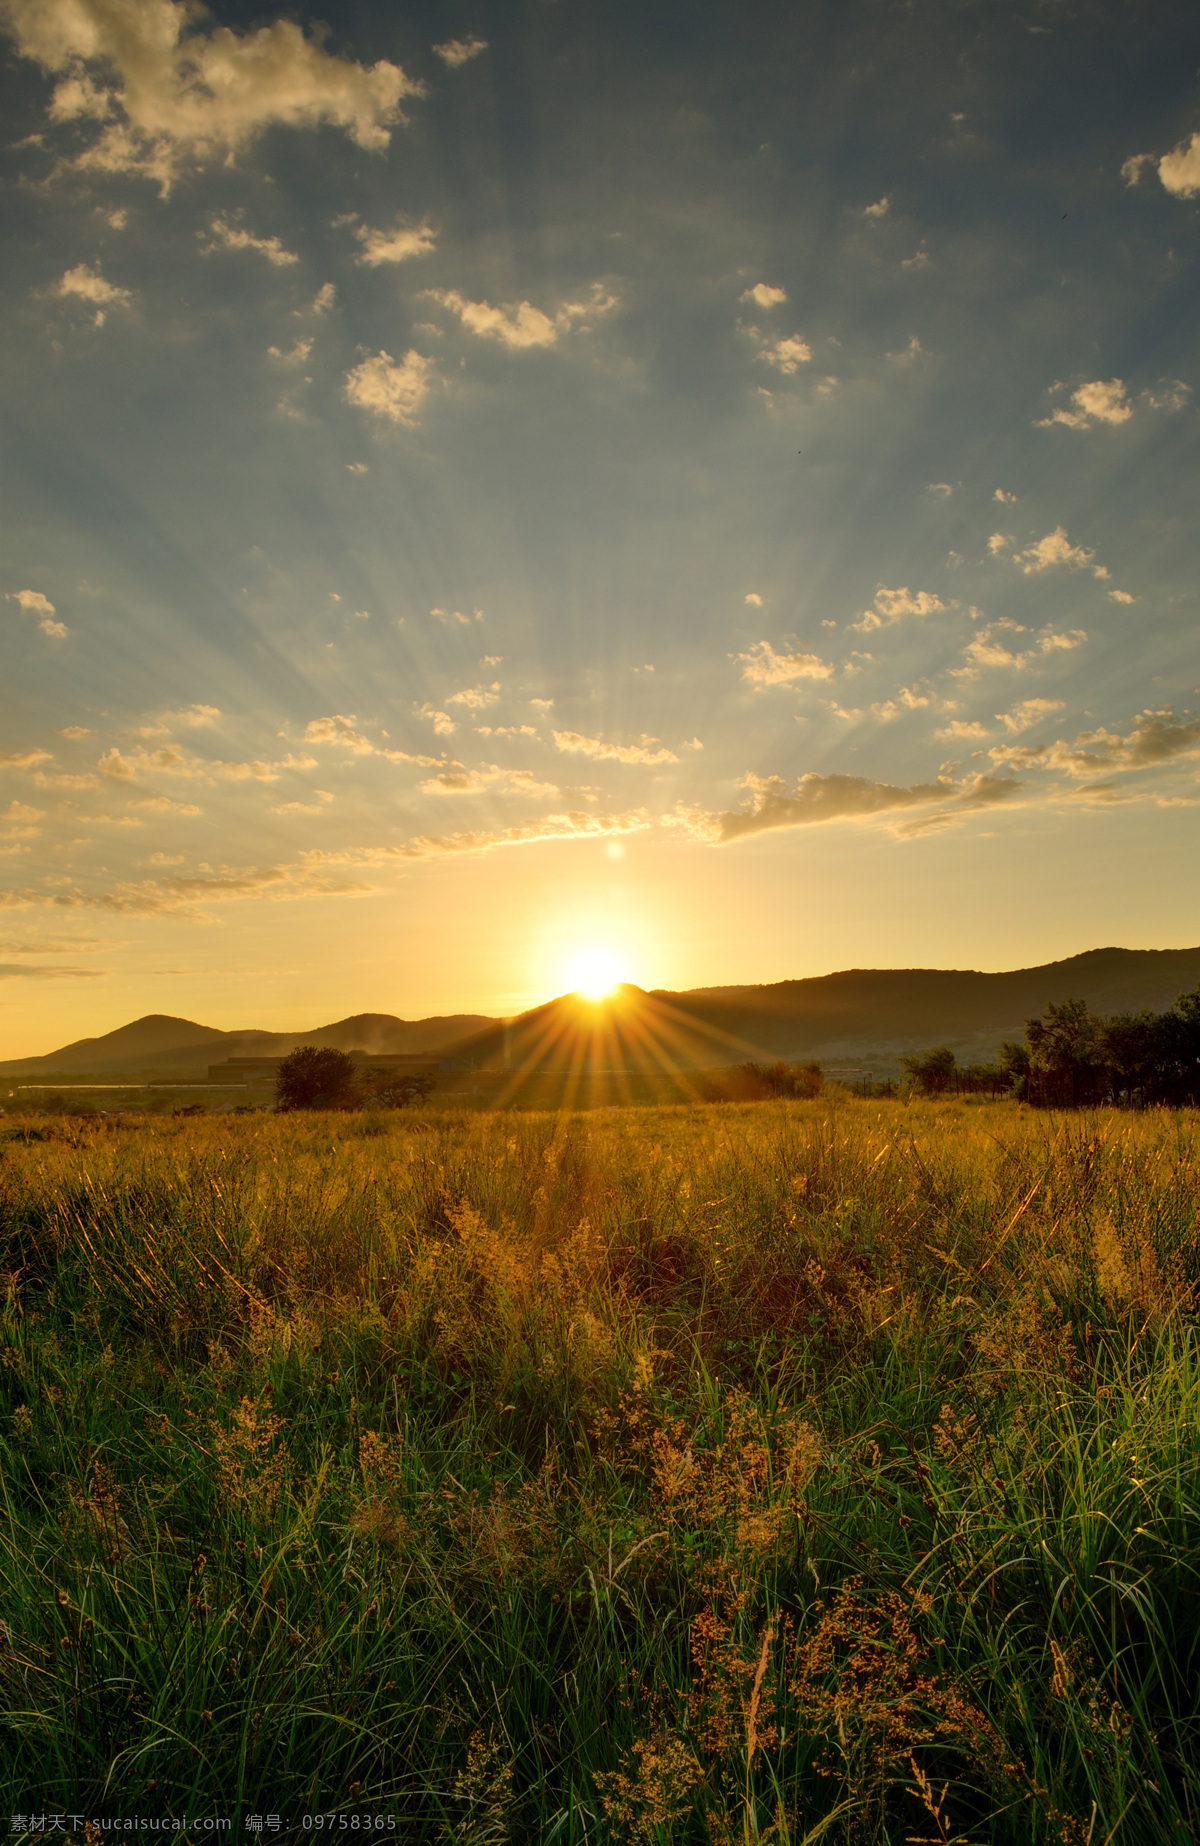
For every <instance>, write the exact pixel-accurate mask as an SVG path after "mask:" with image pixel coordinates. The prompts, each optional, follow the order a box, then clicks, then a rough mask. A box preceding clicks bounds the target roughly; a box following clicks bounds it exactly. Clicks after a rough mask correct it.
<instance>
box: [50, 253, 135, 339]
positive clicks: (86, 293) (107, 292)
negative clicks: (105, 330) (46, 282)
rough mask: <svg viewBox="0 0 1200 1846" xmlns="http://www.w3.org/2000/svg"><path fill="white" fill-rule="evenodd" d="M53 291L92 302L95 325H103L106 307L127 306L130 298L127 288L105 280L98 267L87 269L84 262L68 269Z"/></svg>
mask: <svg viewBox="0 0 1200 1846" xmlns="http://www.w3.org/2000/svg"><path fill="white" fill-rule="evenodd" d="M54 292H55V294H57V295H61V296H63V297H64V298H65V297H66V296H68V295H76V296H78V298H79V300H80V301H90V302H92V303H93V305H94V306H95V308H96V325H97V327H102V326H103V325H104V315H105V310H106V309H108V308H127V307H128V306H129V304H130V301H131V300H132V296H131V295H130V293H129V290H128V289H127V288H117V287H116V286H115V285H114V284H113V283H112V282H106V281H105V279H104V277H103V276H102V275H101V274H100V271H99V270H98V269H89V268H88V266H87V264H86V263H78V264H76V266H75V268H74V269H68V270H67V271H66V273H65V274H64V275H63V277H62V279H61V281H60V282H59V284H58V286H57V288H56V289H55V291H54Z"/></svg>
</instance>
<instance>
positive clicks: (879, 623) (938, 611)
mask: <svg viewBox="0 0 1200 1846" xmlns="http://www.w3.org/2000/svg"><path fill="white" fill-rule="evenodd" d="M945 609H946V605H945V603H944V602H943V601H942V599H941V597H940V596H935V595H934V594H933V593H932V591H930V590H918V591H917V592H916V594H915V595H914V594H913V593H912V591H911V590H910V589H909V588H908V586H907V584H906V585H905V586H904V587H903V588H902V589H899V590H887V589H884V587H883V585H882V584H881V585H880V587H879V588H878V589H877V590H876V592H875V607H874V608H873V609H864V610H863V613H862V615H861V617H860V618H859V620H858V621H857V622H851V623H850V630H851V633H852V634H860V635H861V634H870V632H871V631H872V630H873V629H875V628H890V627H891V625H892V623H893V622H901V621H903V620H904V617H905V616H906V615H942V614H944V613H945Z"/></svg>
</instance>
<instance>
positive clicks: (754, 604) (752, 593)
mask: <svg viewBox="0 0 1200 1846" xmlns="http://www.w3.org/2000/svg"><path fill="white" fill-rule="evenodd" d="M745 601H746V602H748V603H749V604H750V607H751V608H752V609H761V608H762V606H763V599H762V597H761V596H760V595H759V593H758V591H757V590H747V592H746V596H745Z"/></svg>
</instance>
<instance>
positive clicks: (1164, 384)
mask: <svg viewBox="0 0 1200 1846" xmlns="http://www.w3.org/2000/svg"><path fill="white" fill-rule="evenodd" d="M1191 395H1192V387H1191V386H1190V385H1185V384H1184V382H1183V380H1182V379H1181V378H1160V379H1159V381H1158V383H1157V385H1155V387H1154V389H1153V390H1152V391H1143V392H1142V396H1143V397H1144V398H1145V400H1146V402H1147V403H1148V404H1149V406H1150V408H1151V409H1152V410H1169V411H1172V412H1178V411H1180V410H1186V409H1187V406H1188V402H1189V400H1190V398H1191Z"/></svg>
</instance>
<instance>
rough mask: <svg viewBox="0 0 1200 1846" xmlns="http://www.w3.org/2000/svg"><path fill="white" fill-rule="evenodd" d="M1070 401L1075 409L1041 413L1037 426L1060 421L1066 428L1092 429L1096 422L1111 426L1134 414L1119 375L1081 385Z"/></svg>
mask: <svg viewBox="0 0 1200 1846" xmlns="http://www.w3.org/2000/svg"><path fill="white" fill-rule="evenodd" d="M1071 402H1072V403H1073V404H1074V406H1075V408H1074V410H1055V411H1053V412H1052V413H1051V414H1050V416H1048V417H1042V418H1041V419H1040V420H1039V422H1038V424H1037V427H1038V429H1050V428H1052V427H1053V425H1054V424H1056V423H1062V424H1064V425H1065V427H1066V428H1067V429H1095V428H1096V425H1097V424H1099V423H1107V424H1110V425H1111V426H1113V427H1114V428H1115V427H1116V426H1117V425H1118V424H1120V423H1128V421H1129V419H1130V417H1131V416H1132V415H1133V405H1132V404H1131V403H1130V402H1129V400H1128V398H1127V396H1126V393H1125V385H1124V381H1123V380H1122V379H1120V378H1110V379H1108V380H1107V381H1106V380H1105V379H1103V378H1094V379H1093V380H1092V382H1091V383H1090V384H1086V385H1080V387H1079V389H1078V391H1072V393H1071Z"/></svg>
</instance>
